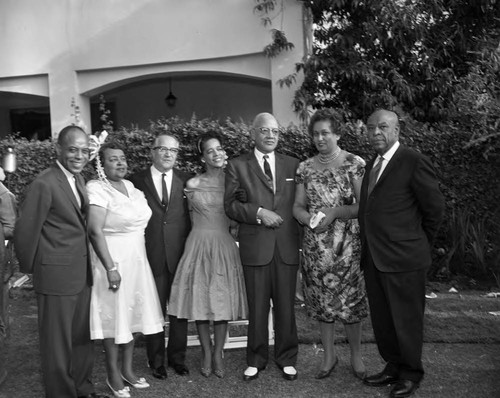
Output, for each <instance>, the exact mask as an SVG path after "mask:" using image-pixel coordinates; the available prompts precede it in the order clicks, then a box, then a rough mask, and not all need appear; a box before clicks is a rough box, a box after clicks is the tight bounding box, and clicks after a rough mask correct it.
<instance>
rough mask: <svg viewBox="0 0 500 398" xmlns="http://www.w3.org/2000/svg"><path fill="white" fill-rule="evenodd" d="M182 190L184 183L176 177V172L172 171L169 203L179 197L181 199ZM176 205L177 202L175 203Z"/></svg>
mask: <svg viewBox="0 0 500 398" xmlns="http://www.w3.org/2000/svg"><path fill="white" fill-rule="evenodd" d="M183 189H184V181H182V179H181V178H180V177H179V176H178V175H177V172H176V170H175V169H174V170H172V188H171V191H172V192H170V201H172V199H174V200H175V199H177V198H179V197H182V193H183V192H182V191H183ZM176 203H178V202H176Z"/></svg>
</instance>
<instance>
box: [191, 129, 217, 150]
mask: <svg viewBox="0 0 500 398" xmlns="http://www.w3.org/2000/svg"><path fill="white" fill-rule="evenodd" d="M212 139H215V140H218V141H219V142H220V144H221V145H223V139H222V136H221V135H220V134H219V133H218V132H217V131H215V130H209V131H207V132H206V133H204V134H202V135H201V136H200V138H199V139H198V142H197V144H196V148H197V149H198V153H199V154H200V155H203V147H204V146H205V144H206V143H207V141H209V140H212Z"/></svg>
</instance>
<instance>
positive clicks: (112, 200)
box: [87, 180, 165, 344]
mask: <svg viewBox="0 0 500 398" xmlns="http://www.w3.org/2000/svg"><path fill="white" fill-rule="evenodd" d="M123 181H124V183H125V187H126V188H127V192H128V195H129V196H128V197H127V196H125V195H123V194H122V193H120V192H119V191H117V190H116V189H114V188H112V187H110V186H109V185H107V184H106V183H104V182H103V181H97V180H93V181H89V182H88V184H87V193H88V196H89V200H90V204H91V205H97V206H99V207H103V208H105V209H106V218H105V221H104V228H103V232H104V235H105V239H106V243H107V245H108V249H109V253H110V255H111V258H112V259H113V263H114V265H115V266H116V267H117V268H118V271H119V272H120V276H121V278H122V280H121V283H120V288H119V289H118V290H117V291H116V292H113V291H112V290H110V289H109V283H108V278H107V275H106V269H105V268H104V266H103V265H102V263H101V261H100V260H99V258H98V257H97V254H96V253H95V251H94V250H91V260H92V270H93V275H94V285H93V286H92V294H91V304H90V335H91V338H92V339H93V340H96V339H104V338H114V339H115V344H125V343H128V342H129V341H131V340H132V339H133V336H132V333H137V332H140V333H143V334H155V333H159V332H161V331H162V330H163V326H164V323H165V322H164V318H163V315H162V311H161V306H160V301H159V299H158V293H157V291H156V285H155V282H154V278H153V273H152V272H151V268H150V266H149V263H148V260H147V257H146V248H145V243H144V230H145V228H146V225H147V223H148V220H149V218H150V217H151V209H150V208H149V206H148V203H147V201H146V198H145V197H144V194H143V193H142V192H141V191H139V190H138V189H136V188H135V187H134V185H133V184H132V183H131V182H130V181H127V180H123Z"/></svg>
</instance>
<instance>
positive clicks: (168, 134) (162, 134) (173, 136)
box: [153, 132, 181, 146]
mask: <svg viewBox="0 0 500 398" xmlns="http://www.w3.org/2000/svg"><path fill="white" fill-rule="evenodd" d="M160 137H172V138H173V139H174V140H176V141H177V143H178V144H179V146H180V144H181V141H180V140H179V137H177V136H176V135H175V134H172V133H168V132H163V133H160V134H158V135H157V136H156V137H155V139H154V140H153V146H155V143H156V140H157V139H158V138H160Z"/></svg>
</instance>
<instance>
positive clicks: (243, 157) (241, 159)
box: [229, 152, 253, 163]
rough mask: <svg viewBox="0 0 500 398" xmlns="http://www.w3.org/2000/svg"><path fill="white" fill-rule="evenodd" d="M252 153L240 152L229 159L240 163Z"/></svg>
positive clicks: (250, 156)
mask: <svg viewBox="0 0 500 398" xmlns="http://www.w3.org/2000/svg"><path fill="white" fill-rule="evenodd" d="M252 155H253V152H246V153H242V154H240V155H238V156H236V157H234V158H232V159H230V160H229V161H230V162H231V163H242V162H247V161H248V159H251V158H252Z"/></svg>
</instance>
